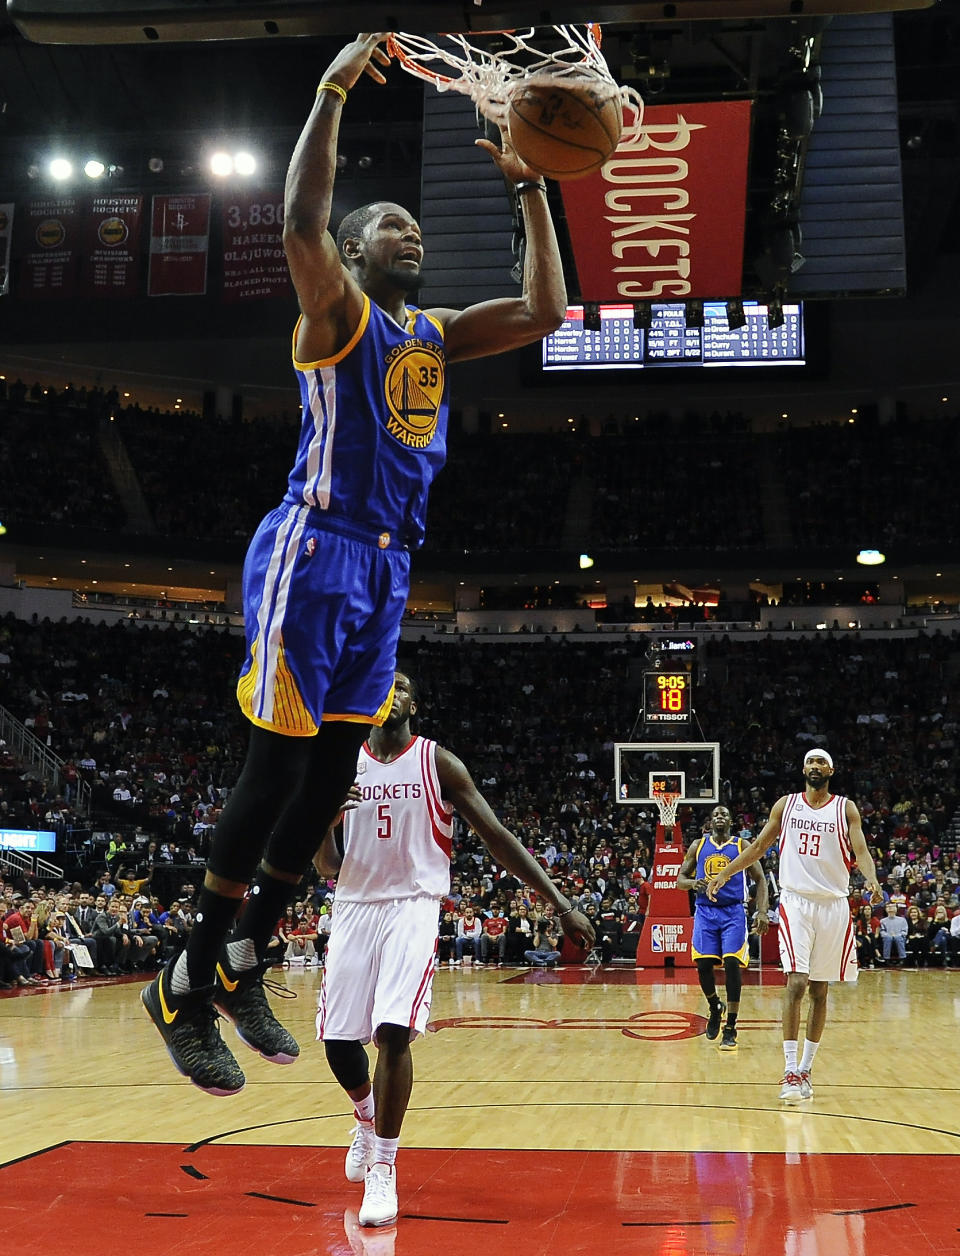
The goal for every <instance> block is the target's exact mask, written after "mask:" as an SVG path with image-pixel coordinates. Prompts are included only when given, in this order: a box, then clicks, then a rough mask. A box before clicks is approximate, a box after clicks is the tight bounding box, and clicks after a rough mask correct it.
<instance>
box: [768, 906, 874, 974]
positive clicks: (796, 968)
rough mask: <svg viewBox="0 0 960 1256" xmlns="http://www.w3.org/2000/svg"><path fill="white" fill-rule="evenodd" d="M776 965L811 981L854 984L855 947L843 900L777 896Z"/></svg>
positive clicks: (847, 909)
mask: <svg viewBox="0 0 960 1256" xmlns="http://www.w3.org/2000/svg"><path fill="white" fill-rule="evenodd" d="M780 963H781V964H782V965H783V971H784V972H785V973H806V974H807V975H808V976H809V978H810V980H811V981H856V979H857V975H858V971H859V970H858V968H857V944H856V940H855V938H854V935H853V921H852V919H851V917H850V904H849V903H848V902H847V900H846V899H845V898H829V899H812V898H804V897H803V896H802V895H800V894H794V893H792V892H791V891H790V890H783V891H782V892H781V894H780Z"/></svg>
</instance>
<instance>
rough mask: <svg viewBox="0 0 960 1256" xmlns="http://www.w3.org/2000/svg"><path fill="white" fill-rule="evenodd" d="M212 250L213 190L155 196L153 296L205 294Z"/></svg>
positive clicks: (148, 286) (151, 248)
mask: <svg viewBox="0 0 960 1256" xmlns="http://www.w3.org/2000/svg"><path fill="white" fill-rule="evenodd" d="M209 250H210V193H209V192H199V193H197V194H196V195H190V196H155V197H154V198H153V213H152V215H151V224H150V278H149V280H148V283H147V291H148V293H149V295H150V296H152V297H169V296H177V297H202V296H203V295H204V294H205V293H206V291H207V254H208V253H209Z"/></svg>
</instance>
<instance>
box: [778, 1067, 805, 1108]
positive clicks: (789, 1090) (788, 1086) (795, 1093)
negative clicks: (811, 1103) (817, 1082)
mask: <svg viewBox="0 0 960 1256" xmlns="http://www.w3.org/2000/svg"><path fill="white" fill-rule="evenodd" d="M810 1093H811V1094H813V1091H812V1090H811V1091H810ZM780 1098H781V1099H782V1100H783V1102H784V1103H797V1102H799V1100H801V1099H802V1098H803V1089H802V1087H801V1085H800V1074H799V1073H784V1075H783V1081H782V1082H781V1084H780Z"/></svg>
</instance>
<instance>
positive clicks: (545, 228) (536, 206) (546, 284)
mask: <svg viewBox="0 0 960 1256" xmlns="http://www.w3.org/2000/svg"><path fill="white" fill-rule="evenodd" d="M501 136H502V147H501V148H497V146H496V144H492V143H491V142H490V141H489V140H477V141H476V142H477V145H478V147H480V148H483V149H485V151H486V152H488V153H489V154H490V156H491V157H492V158H493V161H494V162H495V164H496V165H497V166H498V167H499V169H500V172H501V174H503V176H504V177H505V178H506V179H507V180H508V181H509V182H511V183H526V182H532V183H534V184H536V186H535V187H530V188H527V189H525V190H524V191H521V192H519V193H518V196H519V198H520V206H521V210H522V213H523V223H524V228H525V231H526V237H527V247H526V253H525V255H524V262H523V291H522V293H521V295H520V296H519V297H512V298H503V299H501V300H496V301H481V302H480V303H479V304H477V305H471V306H468V307H467V309H465V310H445V309H438V310H431V313H432V314H433V315H434V316H435V317H438V318H439V319H440V320H441V322H442V323H443V327H444V337H443V341H444V345H443V347H444V352H445V353H446V356H447V358H448V360H450V361H451V362H460V361H463V360H464V359H465V358H482V357H486V356H487V355H489V354H491V353H504V352H505V351H506V350H508V349H518V348H520V346H521V345H528V344H532V343H533V342H534V341H535V340H542V339H543V337H544V336H546V335H547V334H548V333H549V332H551V331H556V329H557V328H558V327H559V326H560V324H561V323H562V322H563V320H564V318H565V316H566V312H567V290H566V287H565V285H564V281H563V264H562V262H561V260H560V248H559V246H558V244H557V235H556V232H555V231H554V229H553V219H552V218H551V217H550V210H549V207H548V206H547V194H546V185H545V184H544V182H543V176H542V175H539V174H537V172H536V171H535V170H531V169H530V167H529V166H527V165H525V164H524V163H523V162H522V161H521V160H520V158H519V157H518V156H517V154H516V153H515V152H514V150H513V147H512V145H511V144H510V140H509V139H508V138H507V135H506V132H505V131H504V130H503V128H501ZM541 188H542V189H543V190H541Z"/></svg>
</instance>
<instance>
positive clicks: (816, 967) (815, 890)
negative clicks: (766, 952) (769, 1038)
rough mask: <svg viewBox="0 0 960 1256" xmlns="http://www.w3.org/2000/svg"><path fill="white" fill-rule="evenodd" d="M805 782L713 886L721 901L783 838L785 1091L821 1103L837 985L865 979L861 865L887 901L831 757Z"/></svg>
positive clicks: (806, 770) (807, 771) (810, 758)
mask: <svg viewBox="0 0 960 1256" xmlns="http://www.w3.org/2000/svg"><path fill="white" fill-rule="evenodd" d="M803 776H804V781H805V783H806V788H805V789H804V791H803V793H800V794H787V795H784V797H782V798H778V799H777V801H776V802H775V803H774V805H773V809H772V810H771V812H770V818H769V819H768V820H767V822H766V824H765V825H764V826H763V829H762V830H761V832H760V833H759V834H758V835H757V836H756V837H755V838H754V839H753V841H752V842H751V843H750V845H749V846H746V847H744V849H743V852H742V853H741V854H740V855H738V856H737V858H736V859H734V860H733V861H732V862H731V863H729V864H727V865H726V867H724V868H722V869H720V871H719V872H718V873H717V875H716V876H714V877H713V878H712V880H711V881H710V884H709V886H708V887H707V893H708V895H709V897H710V898H711V899H714V900H716V898H717V894H718V891H719V890H720V888H721V887H722V886H723V885H724V884H725V883H726V882H727V881H729V880H730V878H731V877H733V876H735V875H736V874H737V873H738V872H741V871H742V870H743V869H744V868H747V867H749V866H750V864H752V863H753V862H754V861H755V860H757V859H760V858H761V857H762V855H763V853H764V852H765V851H766V850H767V849H768V848H769V847H770V845H771V844H772V842H773V841H774V839H775V838H777V837H779V847H780V890H781V892H780V962H781V964H782V965H783V971H784V972H785V973H786V975H787V984H786V987H785V989H784V992H783V1058H784V1075H783V1080H782V1082H781V1087H780V1098H781V1099H782V1100H783V1101H784V1102H785V1103H797V1102H798V1101H799V1100H801V1099H812V1098H813V1085H812V1082H811V1079H810V1073H811V1070H812V1068H813V1061H814V1057H815V1056H816V1054H817V1048H818V1047H819V1046H820V1039H821V1037H822V1036H823V1029H824V1025H825V1024H826V1020H827V989H828V986H829V983H830V982H831V981H856V979H857V947H856V941H855V939H854V933H853V921H852V919H851V916H850V904H849V901H848V897H847V895H848V894H849V889H850V869H851V867H852V866H853V864H854V863H856V865H857V867H858V868H859V869H860V871H861V873H862V874H863V877H864V879H865V880H866V883H867V888H868V889H869V890H870V896H871V901H872V902H874V903H879V902H880V901H881V900H882V898H883V893H882V891H881V889H880V884H879V882H878V881H877V870H876V868H875V867H874V863H873V858H872V856H871V855H870V852H869V851H868V850H867V843H866V840H865V839H864V836H863V829H862V827H861V824H860V812H859V811H858V810H857V805H856V803H855V802H853V801H852V799H850V798H844V797H843V796H842V795H839V794H832V793H831V792H830V778H831V777H832V776H833V759H832V757H831V756H830V754H829V753H828V752H827V751H826V750H820V749H817V750H808V751H807V753H806V755H805V756H804V759H803ZM808 990H809V993H810V1006H809V1009H808V1012H807V1028H806V1037H805V1040H804V1044H803V1056H802V1057H801V1059H800V1060H799V1061H798V1060H797V1046H798V1042H797V1039H798V1036H799V1033H800V1005H801V1003H802V1001H803V996H804V993H805V992H806V991H808Z"/></svg>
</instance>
